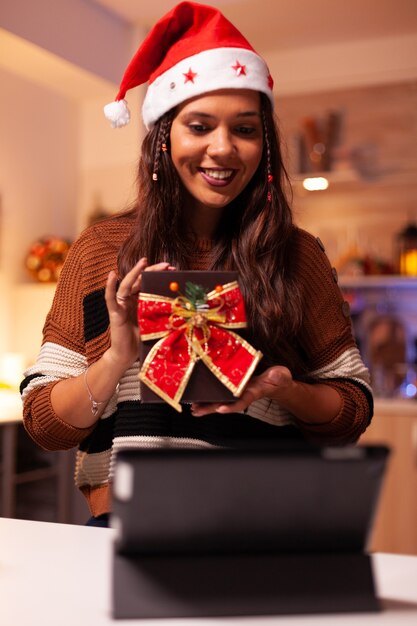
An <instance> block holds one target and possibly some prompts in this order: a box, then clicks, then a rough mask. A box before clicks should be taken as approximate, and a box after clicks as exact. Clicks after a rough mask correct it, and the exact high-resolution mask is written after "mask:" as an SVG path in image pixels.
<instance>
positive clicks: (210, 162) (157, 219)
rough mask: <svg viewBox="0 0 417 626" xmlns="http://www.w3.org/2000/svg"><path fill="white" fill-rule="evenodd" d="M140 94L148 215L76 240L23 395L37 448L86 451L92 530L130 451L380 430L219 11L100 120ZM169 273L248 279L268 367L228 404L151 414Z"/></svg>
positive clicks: (139, 68) (243, 50)
mask: <svg viewBox="0 0 417 626" xmlns="http://www.w3.org/2000/svg"><path fill="white" fill-rule="evenodd" d="M202 34H204V37H202ZM146 80H148V81H149V87H148V91H147V94H146V97H145V101H144V105H143V110H142V113H143V117H144V121H145V124H146V125H147V127H148V128H149V132H148V134H147V136H146V137H145V139H144V142H143V146H142V154H141V160H140V165H139V172H138V199H137V202H136V203H135V206H134V208H133V209H131V210H130V211H128V212H126V213H123V214H120V215H118V216H116V217H114V218H111V219H108V220H106V221H104V222H100V223H98V224H96V225H95V226H93V227H90V228H89V229H87V230H86V231H85V232H84V233H83V234H82V235H81V236H80V238H79V239H78V241H77V242H76V243H75V244H73V246H72V248H71V250H70V254H69V256H68V258H67V261H66V264H65V267H64V269H63V272H62V275H61V278H60V281H59V284H58V286H57V292H56V296H55V299H54V303H53V305H52V308H51V311H50V313H49V314H48V317H47V320H46V324H45V328H44V340H43V345H42V349H41V351H40V354H39V357H38V360H37V362H36V364H35V365H34V366H33V367H32V368H30V369H29V370H28V372H27V373H26V378H25V380H24V381H23V384H22V395H23V400H24V423H25V426H26V429H27V430H28V432H29V433H30V435H31V436H32V437H33V438H34V439H35V441H37V442H38V443H39V444H40V445H41V446H43V447H44V448H47V449H67V448H71V447H73V446H76V445H78V446H79V450H78V457H77V469H76V481H77V484H78V486H79V487H80V489H81V490H82V492H83V493H84V495H85V496H86V498H87V500H88V503H89V506H90V510H91V513H92V516H93V518H94V519H93V523H100V522H99V521H98V520H100V518H101V517H102V516H104V518H105V517H106V516H107V514H108V513H109V511H110V510H111V502H110V490H109V484H110V481H111V475H112V461H113V460H114V453H115V452H116V451H117V450H118V449H120V448H123V447H141V446H149V445H151V446H163V445H170V446H172V445H179V446H191V447H195V446H207V445H233V443H237V442H238V441H241V440H244V439H248V438H251V439H253V438H263V439H265V438H268V439H270V438H278V439H282V438H305V439H308V440H313V441H316V442H319V443H332V444H344V443H349V442H354V441H356V440H357V439H358V437H359V435H360V434H361V433H362V432H363V431H364V430H365V428H366V427H367V425H368V424H369V421H370V419H371V416H372V395H371V389H370V387H369V375H368V371H367V370H366V368H365V366H364V364H363V362H362V360H361V357H360V354H359V352H358V350H357V348H356V345H355V342H354V340H353V337H352V332H351V324H350V319H349V312H348V310H347V308H346V303H344V302H343V298H342V295H341V293H340V290H339V289H338V287H337V284H336V279H335V276H334V273H332V270H331V267H330V265H329V262H328V260H327V257H326V256H325V253H324V250H323V248H322V246H321V244H320V242H319V241H318V240H316V239H315V238H314V237H313V236H311V235H309V234H308V233H306V232H304V231H302V230H300V229H298V228H296V227H295V226H294V225H293V222H292V214H291V209H290V207H289V204H288V202H287V200H286V196H285V192H284V189H285V186H286V174H285V169H284V166H283V163H282V158H281V152H280V145H279V137H278V133H277V129H276V126H275V123H274V117H273V110H272V109H273V95H272V79H271V77H270V74H269V71H268V68H267V66H266V64H265V62H264V61H263V59H261V57H259V55H257V53H256V52H255V51H254V50H253V49H252V48H251V46H250V44H249V43H248V42H247V41H246V40H245V39H244V38H243V37H242V35H241V34H240V33H239V31H237V30H236V29H235V28H234V26H233V25H231V24H230V22H228V21H227V20H226V19H225V18H224V17H223V16H222V15H221V14H220V13H219V12H218V11H217V10H216V9H213V8H211V7H207V6H203V5H197V4H194V3H189V2H183V3H181V4H179V5H177V6H176V7H175V8H174V9H173V10H172V11H171V12H170V13H168V14H167V15H166V16H164V17H163V18H162V19H161V20H160V21H159V22H158V23H157V24H156V25H155V27H154V28H153V29H152V31H151V32H150V34H149V35H148V37H147V38H146V39H145V41H144V42H143V44H142V45H141V47H140V48H139V50H138V52H137V53H136V55H135V57H134V58H133V60H132V62H131V64H130V65H129V67H128V68H127V70H126V73H125V76H124V78H123V80H122V84H121V88H120V91H119V94H118V98H117V102H116V103H113V104H112V105H110V107H107V116H108V117H109V118H111V121H112V124H113V125H114V126H118V125H121V124H122V123H124V122H126V120H127V119H128V117H129V115H128V112H127V109H126V103H125V101H124V95H125V92H126V90H127V89H130V88H132V87H134V86H136V85H138V84H141V83H142V82H144V81H146ZM173 269H199V270H206V269H233V270H237V272H238V274H239V282H240V285H241V289H242V291H243V295H244V298H245V303H246V311H247V318H248V330H249V339H250V342H251V343H252V344H253V345H254V346H255V347H256V348H257V349H259V350H261V351H262V352H263V354H264V358H263V359H262V361H261V367H259V368H258V371H257V372H256V373H255V374H256V375H255V376H253V377H252V378H251V380H250V381H249V383H248V385H247V387H246V389H245V390H244V392H243V393H242V395H241V397H240V398H237V399H236V401H235V402H233V403H231V404H225V405H218V404H217V405H215V404H211V405H197V404H194V405H191V406H190V407H189V406H185V407H184V410H183V412H182V413H181V414H179V413H177V412H176V411H175V410H173V409H172V408H171V407H169V406H168V405H154V404H144V403H141V402H140V391H139V381H138V372H139V368H140V363H139V361H138V340H139V336H138V328H137V323H136V306H137V296H138V293H139V291H140V288H141V276H142V272H143V271H154V270H166V271H170V270H173ZM104 523H105V522H104Z"/></svg>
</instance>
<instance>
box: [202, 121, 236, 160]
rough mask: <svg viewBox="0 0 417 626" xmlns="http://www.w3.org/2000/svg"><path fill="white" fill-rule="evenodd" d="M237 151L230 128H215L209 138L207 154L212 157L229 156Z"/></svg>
mask: <svg viewBox="0 0 417 626" xmlns="http://www.w3.org/2000/svg"><path fill="white" fill-rule="evenodd" d="M235 150H236V146H235V144H234V141H233V135H232V134H231V132H230V130H229V129H228V128H224V127H221V126H219V127H218V128H215V129H214V130H213V131H212V132H211V133H210V136H209V144H208V146H207V154H208V156H210V157H216V156H229V155H230V154H233V153H234V152H235Z"/></svg>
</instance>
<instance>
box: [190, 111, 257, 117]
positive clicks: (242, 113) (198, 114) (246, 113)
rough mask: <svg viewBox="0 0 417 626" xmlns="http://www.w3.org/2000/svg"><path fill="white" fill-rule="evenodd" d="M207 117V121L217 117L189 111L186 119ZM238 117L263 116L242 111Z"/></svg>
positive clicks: (254, 112)
mask: <svg viewBox="0 0 417 626" xmlns="http://www.w3.org/2000/svg"><path fill="white" fill-rule="evenodd" d="M190 116H191V117H193V116H198V117H205V118H207V119H213V118H215V117H216V116H215V115H211V114H210V113H204V111H188V112H187V113H185V117H190ZM236 117H261V114H260V113H259V112H258V111H242V112H240V113H238V114H237V115H236Z"/></svg>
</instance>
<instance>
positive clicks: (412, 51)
mask: <svg viewBox="0 0 417 626" xmlns="http://www.w3.org/2000/svg"><path fill="white" fill-rule="evenodd" d="M174 4H175V2H173V1H172V0H153V2H150V3H149V2H145V0H33V1H32V2H26V1H24V0H15V1H14V2H13V3H4V2H3V3H1V5H0V85H1V98H0V292H1V294H2V304H1V309H0V387H1V389H0V430H1V437H2V448H1V454H2V456H1V470H2V482H1V489H2V491H1V507H2V508H1V510H0V514H2V515H5V516H16V517H23V518H31V519H44V520H47V521H64V522H68V523H83V521H84V520H85V519H86V518H87V516H88V512H87V511H86V510H85V507H84V503H83V501H82V500H81V498H80V496H79V495H78V493H77V492H76V491H75V489H74V487H73V485H72V471H73V470H72V461H73V458H72V453H71V452H70V453H67V452H65V453H62V452H61V453H53V454H52V453H46V452H42V451H39V450H37V449H36V448H34V446H33V445H32V444H31V442H30V441H29V440H28V438H27V437H26V435H25V433H24V431H23V428H22V426H21V424H20V423H19V421H20V419H21V409H20V401H19V398H18V394H17V387H18V384H19V382H20V380H21V378H22V372H23V370H24V368H25V367H26V366H27V365H29V364H31V363H32V362H33V361H34V359H35V358H36V354H37V351H38V349H39V345H40V341H41V330H42V325H43V321H44V318H45V316H46V313H47V311H48V309H49V306H50V303H51V300H52V297H53V293H54V288H55V284H56V283H55V281H56V278H57V276H58V275H59V269H60V267H61V264H62V262H63V259H64V258H65V254H66V251H67V248H68V245H70V243H71V241H73V240H74V238H75V237H76V236H77V234H78V233H79V232H80V231H81V230H82V229H83V228H84V227H85V226H87V225H88V224H89V223H91V222H92V221H93V220H95V219H99V218H100V217H102V216H103V215H106V214H108V213H112V212H114V211H117V210H120V209H122V208H124V207H126V206H127V204H128V203H129V201H131V200H132V198H133V197H134V193H135V186H134V185H135V168H136V163H137V157H138V151H139V146H140V142H141V139H142V137H143V135H144V129H143V127H142V125H141V122H140V119H139V117H140V116H139V110H140V105H141V99H142V97H143V91H142V89H141V88H138V89H136V90H134V91H132V92H130V93H129V94H128V100H129V105H130V108H131V110H132V112H133V120H132V123H131V124H130V125H129V126H127V127H125V128H123V129H119V130H117V131H115V130H112V129H111V128H110V127H109V125H108V123H107V122H106V120H105V119H104V116H103V114H102V107H103V105H104V104H106V103H107V102H110V101H112V100H113V99H114V96H115V94H116V92H117V86H118V83H119V81H120V78H121V76H122V73H123V71H124V69H125V67H126V65H127V63H128V61H129V60H130V58H131V56H132V54H133V53H134V51H135V50H136V49H137V46H138V44H139V43H140V41H141V40H142V39H143V37H144V36H145V34H146V32H147V29H148V28H149V27H150V26H151V25H152V24H153V23H154V21H155V20H156V19H158V18H159V17H160V16H161V15H163V14H164V13H165V12H166V11H167V10H169V9H170V8H171V7H172V6H173V5H174ZM211 4H213V5H216V6H218V7H219V8H221V9H222V11H223V12H224V14H225V15H226V16H227V17H229V18H230V19H231V20H232V21H233V22H234V23H235V24H236V25H237V26H238V27H239V28H240V29H241V30H242V31H243V32H244V34H245V35H246V36H247V37H248V39H249V40H250V41H251V43H252V44H253V45H254V47H255V48H256V49H257V51H258V52H259V53H261V54H262V55H263V56H265V58H266V60H267V62H268V64H269V66H270V70H271V74H272V76H273V77H274V80H275V92H276V110H277V114H278V117H279V120H280V123H281V129H282V136H283V138H284V143H285V154H286V158H287V164H288V170H289V174H290V178H291V181H292V186H293V194H294V195H293V204H294V209H295V215H296V220H297V222H298V224H299V225H300V226H302V227H304V228H306V229H307V230H309V231H311V232H312V233H314V234H315V235H316V236H318V237H320V239H321V240H322V242H323V243H324V245H325V247H326V251H327V254H328V256H329V258H330V260H331V262H332V264H333V266H334V267H335V270H336V271H337V273H338V276H339V284H340V286H341V288H342V289H343V291H344V293H345V298H346V300H347V301H348V302H349V304H350V307H351V312H352V320H353V323H354V329H355V334H356V338H357V341H358V345H359V348H360V349H361V351H362V353H363V355H364V358H365V360H366V362H367V363H368V365H369V367H370V370H371V374H372V379H373V384H374V389H375V395H376V409H375V417H374V421H373V424H372V426H371V428H370V429H369V430H368V431H367V433H366V434H365V436H364V437H363V439H362V441H363V442H364V443H366V442H384V443H388V444H389V445H390V446H391V447H392V448H393V455H392V460H391V464H390V470H389V474H388V476H387V480H386V483H385V486H384V492H383V497H382V500H381V506H380V510H379V513H378V516H377V520H376V527H375V531H374V533H373V535H372V537H371V539H370V541H371V543H370V546H371V548H372V549H378V550H384V551H391V552H396V551H397V552H413V553H417V496H416V494H417V387H416V386H417V380H416V378H417V3H416V2H415V0H397V1H394V0H379V1H377V0H351V1H350V2H349V3H346V2H342V1H341V0H315V1H314V2H311V0H279V1H276V0H223V1H214V0H213V1H212V2H211ZM135 111H136V113H137V114H136V115H135Z"/></svg>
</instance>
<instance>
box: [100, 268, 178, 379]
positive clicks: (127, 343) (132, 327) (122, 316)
mask: <svg viewBox="0 0 417 626" xmlns="http://www.w3.org/2000/svg"><path fill="white" fill-rule="evenodd" d="M174 269H175V267H173V266H172V265H170V264H169V263H156V264H155V265H148V263H147V260H146V258H145V257H143V258H142V259H140V260H139V261H138V263H136V265H135V266H134V267H133V268H132V269H131V270H130V272H128V274H126V276H125V277H124V278H123V280H122V281H121V282H120V284H119V285H117V275H116V272H114V271H112V272H110V274H109V276H108V279H107V284H106V290H105V299H106V305H107V310H108V312H109V318H110V336H111V345H110V348H109V349H108V350H107V356H108V358H110V359H111V360H112V361H113V362H114V364H115V365H117V366H118V367H120V368H121V370H123V371H125V370H126V369H127V368H128V367H130V366H131V365H132V364H133V363H134V362H135V361H136V359H137V358H138V346H139V328H138V323H137V306H138V304H137V302H138V294H139V292H140V287H141V282H142V272H144V271H146V272H152V271H153V272H158V271H159V272H161V271H165V270H168V271H172V270H174Z"/></svg>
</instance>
